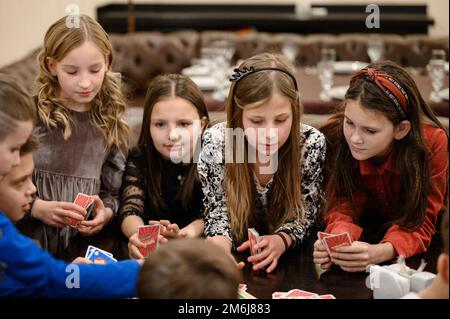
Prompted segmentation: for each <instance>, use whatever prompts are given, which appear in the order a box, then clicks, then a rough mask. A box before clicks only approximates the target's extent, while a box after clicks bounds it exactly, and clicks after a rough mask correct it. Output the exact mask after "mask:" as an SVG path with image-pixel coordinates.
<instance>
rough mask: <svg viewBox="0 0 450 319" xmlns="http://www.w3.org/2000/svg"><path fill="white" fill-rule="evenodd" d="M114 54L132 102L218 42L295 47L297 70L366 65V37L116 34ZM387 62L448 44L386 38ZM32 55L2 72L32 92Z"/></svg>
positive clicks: (407, 60)
mask: <svg viewBox="0 0 450 319" xmlns="http://www.w3.org/2000/svg"><path fill="white" fill-rule="evenodd" d="M110 38H111V42H112V45H113V48H114V51H115V61H114V65H113V70H114V71H116V72H120V73H121V74H122V79H123V82H124V83H125V88H128V93H129V95H131V96H136V95H138V96H140V95H144V93H145V91H146V89H147V85H148V83H149V81H150V80H151V79H152V78H153V77H154V76H155V75H158V74H166V73H179V72H181V70H182V69H183V68H184V67H187V66H189V65H190V64H191V61H192V59H194V58H197V57H198V56H199V54H200V49H201V47H202V46H206V45H209V44H211V43H212V42H213V41H215V40H222V39H225V40H227V41H228V43H230V45H233V46H234V47H235V53H234V57H233V60H234V61H237V60H239V59H245V58H248V57H250V56H252V55H254V54H257V53H260V52H264V51H269V52H280V51H281V50H282V47H283V44H284V43H286V42H291V43H292V44H293V45H295V46H296V47H297V48H298V53H297V56H296V59H295V61H296V64H297V65H298V66H312V65H315V64H317V62H318V61H319V58H320V50H321V48H323V47H332V48H335V49H336V58H337V60H360V61H368V60H369V58H368V56H367V53H366V49H367V41H368V36H367V35H366V34H342V35H337V36H336V35H329V34H312V35H299V34H282V33H264V32H256V31H252V30H244V31H241V32H231V31H213V30H211V31H203V32H197V31H190V30H186V31H178V32H172V33H161V32H142V33H132V34H120V35H119V34H112V35H111V36H110ZM382 39H383V42H384V47H385V53H384V58H386V59H390V60H393V61H395V62H397V63H399V64H401V65H403V66H411V67H417V68H424V67H425V66H426V64H427V63H428V61H429V59H430V56H431V51H432V50H433V49H437V48H439V49H444V50H445V51H446V53H447V59H448V49H449V48H448V46H449V42H448V38H447V37H439V38H432V37H429V36H426V35H407V36H400V35H390V34H386V35H382ZM38 51H39V49H36V50H34V51H33V52H31V53H30V54H28V55H27V56H26V57H24V58H23V59H21V60H19V61H17V62H15V63H13V64H10V65H8V66H5V67H3V68H2V69H0V72H4V73H8V74H11V75H13V76H14V77H15V78H16V79H17V80H18V81H19V82H20V83H21V84H22V85H24V86H25V87H26V88H27V89H29V90H30V92H33V80H34V78H35V77H36V75H37V69H38V68H37V64H36V55H37V53H38Z"/></svg>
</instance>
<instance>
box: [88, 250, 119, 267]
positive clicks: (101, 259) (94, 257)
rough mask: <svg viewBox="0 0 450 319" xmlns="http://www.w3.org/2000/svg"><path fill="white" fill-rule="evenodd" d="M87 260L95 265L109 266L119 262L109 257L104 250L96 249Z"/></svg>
mask: <svg viewBox="0 0 450 319" xmlns="http://www.w3.org/2000/svg"><path fill="white" fill-rule="evenodd" d="M87 259H89V260H90V261H92V262H93V263H94V264H109V263H113V262H117V259H115V258H114V257H112V255H109V254H107V253H106V252H105V251H104V250H101V249H99V248H96V247H94V249H93V250H92V251H91V253H90V255H89V256H88V257H87Z"/></svg>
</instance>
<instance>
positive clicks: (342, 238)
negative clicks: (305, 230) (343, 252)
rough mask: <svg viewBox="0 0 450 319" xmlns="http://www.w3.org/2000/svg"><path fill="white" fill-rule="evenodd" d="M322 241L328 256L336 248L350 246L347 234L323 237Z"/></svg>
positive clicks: (350, 241)
mask: <svg viewBox="0 0 450 319" xmlns="http://www.w3.org/2000/svg"><path fill="white" fill-rule="evenodd" d="M322 241H323V244H324V246H325V248H326V249H327V251H328V253H329V254H331V251H332V250H334V249H336V248H337V247H341V246H350V245H351V244H352V240H351V238H350V235H349V234H348V232H345V233H341V234H337V235H331V236H327V237H324V238H323V239H322Z"/></svg>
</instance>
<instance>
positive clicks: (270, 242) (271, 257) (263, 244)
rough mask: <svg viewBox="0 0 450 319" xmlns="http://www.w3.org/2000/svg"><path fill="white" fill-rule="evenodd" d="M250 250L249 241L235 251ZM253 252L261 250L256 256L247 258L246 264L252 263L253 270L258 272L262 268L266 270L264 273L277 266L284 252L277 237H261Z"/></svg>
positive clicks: (282, 243)
mask: <svg viewBox="0 0 450 319" xmlns="http://www.w3.org/2000/svg"><path fill="white" fill-rule="evenodd" d="M248 248H250V241H249V240H247V241H245V242H244V243H242V244H241V245H240V246H239V247H237V251H244V250H246V249H248ZM254 248H255V250H257V249H261V252H259V253H258V254H256V255H253V256H250V257H248V258H247V261H248V262H251V263H253V264H254V265H253V267H252V269H253V270H255V271H256V270H259V269H261V268H263V267H266V266H268V265H269V264H270V266H269V267H268V268H267V270H266V272H268V273H270V272H272V270H274V269H275V267H276V266H277V264H278V259H279V258H280V256H281V255H282V254H283V253H284V251H285V246H284V242H283V240H282V239H281V238H280V237H279V236H278V235H266V236H261V240H260V242H259V243H257V244H256V245H255V246H254Z"/></svg>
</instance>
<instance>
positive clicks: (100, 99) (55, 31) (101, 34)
mask: <svg viewBox="0 0 450 319" xmlns="http://www.w3.org/2000/svg"><path fill="white" fill-rule="evenodd" d="M66 19H67V17H63V18H61V19H59V20H58V21H56V22H55V23H54V24H53V25H52V26H51V27H50V28H49V29H48V30H47V33H46V34H45V38H44V45H43V49H42V50H41V52H40V53H39V55H38V63H39V67H40V74H39V75H38V77H37V79H36V85H37V89H38V116H39V120H40V121H41V122H42V123H43V124H44V125H45V126H46V127H47V128H49V129H54V128H59V129H61V132H62V134H63V136H64V139H65V140H67V139H69V138H70V136H71V134H72V129H71V124H70V120H71V117H70V112H69V109H68V108H66V107H65V106H64V105H63V103H62V101H61V100H60V99H59V98H58V96H59V92H60V85H59V83H58V79H57V78H56V76H53V75H52V74H51V73H50V70H49V69H48V65H47V57H49V58H52V59H54V60H56V61H58V62H59V61H61V60H62V59H64V57H65V56H66V55H67V54H68V53H69V52H70V51H71V50H72V49H74V48H76V47H79V46H80V45H82V44H83V43H85V42H86V41H91V42H93V43H94V44H95V45H96V46H97V48H98V49H99V50H100V52H101V53H102V54H103V55H104V57H105V60H106V61H105V62H106V64H107V71H106V73H105V77H104V79H103V83H102V87H101V89H100V91H99V93H98V94H97V95H96V96H95V97H94V99H93V100H92V101H91V104H92V106H91V109H90V111H89V120H90V122H91V123H92V125H93V126H94V127H97V128H98V129H99V130H100V131H101V132H102V134H103V135H104V137H105V140H106V144H107V146H111V145H113V144H114V145H116V146H118V147H122V148H123V147H125V146H126V141H127V138H128V133H129V127H128V125H127V123H126V122H125V121H124V120H123V119H122V117H123V114H124V112H125V101H124V97H123V95H122V92H121V88H120V76H118V74H114V73H112V72H111V65H112V62H113V50H112V46H111V43H110V41H109V37H108V35H107V33H106V32H105V30H103V28H102V27H101V25H100V24H98V23H97V22H96V21H95V20H94V19H92V18H90V17H89V16H86V15H80V16H79V27H74V28H69V27H67V26H66Z"/></svg>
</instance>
